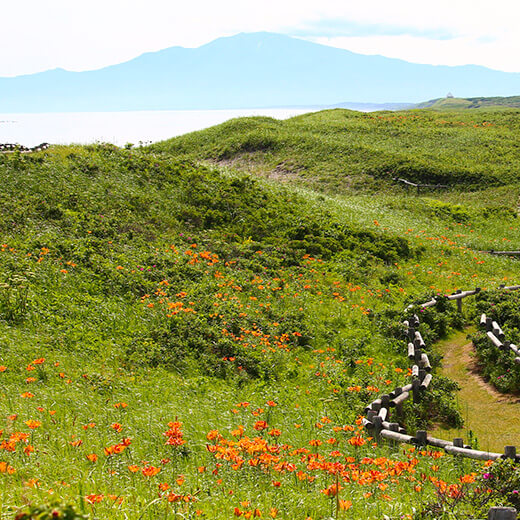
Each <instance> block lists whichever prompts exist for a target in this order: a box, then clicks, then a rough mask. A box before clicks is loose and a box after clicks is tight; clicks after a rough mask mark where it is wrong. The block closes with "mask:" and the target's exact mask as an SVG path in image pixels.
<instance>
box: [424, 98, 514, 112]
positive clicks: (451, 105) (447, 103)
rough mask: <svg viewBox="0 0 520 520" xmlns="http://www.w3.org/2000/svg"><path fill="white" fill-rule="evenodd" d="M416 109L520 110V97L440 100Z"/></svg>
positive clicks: (434, 100)
mask: <svg viewBox="0 0 520 520" xmlns="http://www.w3.org/2000/svg"><path fill="white" fill-rule="evenodd" d="M415 108H432V109H434V110H459V109H484V110H489V109H509V108H520V96H508V97H473V98H439V99H432V100H430V101H425V102H424V103H419V104H418V105H416V107H415Z"/></svg>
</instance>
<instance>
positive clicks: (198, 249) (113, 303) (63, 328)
mask: <svg viewBox="0 0 520 520" xmlns="http://www.w3.org/2000/svg"><path fill="white" fill-rule="evenodd" d="M379 117H381V119H379ZM450 117H451V118H450ZM450 117H447V118H446V121H447V122H446V123H444V125H445V126H441V121H440V120H438V119H437V116H436V115H434V114H423V113H422V112H420V113H416V112H407V113H406V114H397V115H395V114H392V115H390V114H386V113H385V114H378V115H372V116H369V115H364V114H357V113H353V112H348V111H342V110H338V111H331V112H324V113H320V114H313V115H309V116H304V117H300V118H295V119H293V120H290V121H288V122H277V121H274V120H271V119H265V118H260V119H259V118H254V119H245V120H234V121H231V122H229V123H226V124H224V125H220V126H219V127H215V128H213V129H209V130H207V131H204V132H199V133H194V134H190V135H189V136H185V137H184V138H178V139H174V140H172V141H168V142H165V143H160V144H157V145H155V146H153V147H150V148H142V149H119V148H116V147H114V146H111V145H91V146H84V147H80V146H70V147H58V146H54V147H51V148H50V149H49V150H47V151H45V152H41V153H37V154H26V155H21V154H18V153H14V154H9V155H7V154H6V155H0V176H1V179H2V182H1V183H0V214H1V216H2V218H1V219H0V229H1V232H2V241H1V244H0V517H1V518H2V519H4V518H5V519H9V520H11V519H15V518H16V519H18V520H21V519H29V518H67V519H68V520H71V519H74V518H76V519H77V518H82V517H88V518H92V519H94V518H111V519H127V518H142V519H149V520H151V519H156V518H168V519H179V518H190V519H196V518H207V519H216V520H229V519H230V518H234V517H241V516H242V517H244V518H260V517H261V518H278V519H284V520H300V519H301V520H308V519H309V518H310V519H312V520H325V519H330V518H342V519H343V518H344V519H347V518H382V516H383V515H388V516H390V517H391V518H394V517H395V518H401V517H403V518H413V517H414V515H418V514H420V515H422V518H430V517H435V518H442V516H441V515H442V514H444V513H443V511H444V512H446V516H445V518H448V516H447V515H448V510H449V509H450V508H452V507H453V508H455V510H456V511H457V514H465V513H468V514H471V515H473V516H485V511H486V509H485V508H486V507H487V505H488V504H487V502H484V501H483V500H481V497H479V495H478V489H479V486H481V485H482V482H483V479H484V477H483V476H482V475H484V474H487V472H489V471H490V469H489V468H487V467H484V466H483V465H482V464H480V463H476V462H471V461H468V460H454V459H452V458H450V457H448V456H444V455H443V454H442V453H440V452H434V451H426V450H425V451H423V450H414V448H403V447H393V446H391V445H389V444H386V443H378V442H376V440H375V439H373V438H371V437H370V435H369V434H368V433H367V432H366V431H365V430H364V429H363V428H362V426H361V425H360V420H361V419H360V417H361V416H362V415H363V413H364V407H365V406H366V404H367V402H370V401H371V400H372V399H374V398H375V397H376V396H378V395H379V394H380V393H381V392H383V391H385V390H388V389H390V388H394V387H395V386H396V385H403V384H405V383H406V382H408V381H409V378H410V375H409V373H408V359H407V357H406V356H405V353H404V351H403V350H404V349H403V338H402V327H401V325H400V322H401V320H402V318H403V314H402V313H403V309H404V308H405V307H406V306H407V305H408V304H409V303H411V302H416V301H420V300H424V299H427V298H429V297H431V295H433V294H439V293H440V294H443V293H448V292H452V291H454V290H456V289H459V288H471V287H475V286H477V285H478V286H480V287H483V288H493V287H497V286H498V285H499V284H501V283H509V282H512V283H514V282H518V263H517V261H515V260H512V259H509V258H503V257H490V256H488V255H485V254H484V253H480V252H479V251H481V250H483V249H492V248H494V249H499V248H501V247H507V248H511V249H520V235H519V233H518V229H519V225H518V218H517V212H516V206H514V204H515V203H516V197H517V195H518V189H517V188H516V187H515V186H496V187H488V188H486V189H485V190H484V191H473V192H467V191H465V190H458V189H457V188H455V189H454V190H453V191H451V192H449V193H446V194H437V195H436V196H435V197H431V196H430V197H426V196H423V197H421V196H419V197H417V196H410V195H408V194H406V193H405V192H403V191H401V190H400V189H395V190H394V191H391V190H390V191H388V190H387V189H386V187H387V186H388V185H389V182H388V181H387V179H388V176H387V175H386V174H384V175H383V174H381V175H380V176H378V175H376V173H375V171H376V170H375V168H376V166H375V165H377V164H379V165H380V166H378V167H381V165H382V164H383V163H384V162H385V161H386V160H387V159H388V157H391V156H395V157H397V156H399V155H400V154H404V155H403V156H406V157H409V158H411V157H412V152H411V151H406V148H403V149H401V148H400V147H398V146H397V145H396V143H397V142H399V140H400V139H403V135H404V134H408V137H407V138H406V139H408V140H409V143H410V145H412V144H413V147H414V149H415V150H417V155H418V156H420V157H422V158H421V159H420V161H419V162H417V163H416V164H419V163H421V164H422V161H423V160H424V161H425V159H424V157H426V156H428V155H429V154H430V153H431V152H432V150H430V147H431V143H434V142H436V141H435V140H434V135H435V133H439V135H444V132H448V133H450V135H454V136H456V139H457V140H458V142H459V143H461V142H462V141H463V140H464V138H467V139H468V147H470V148H469V149H472V150H474V149H476V143H477V142H479V141H481V140H482V139H483V136H488V137H485V138H486V139H490V141H489V142H490V143H491V142H492V140H491V137H489V135H488V134H487V133H486V132H490V133H491V135H494V136H495V141H494V142H495V144H496V146H498V147H500V148H501V149H504V150H508V153H510V154H511V156H512V157H514V156H515V155H514V154H515V153H516V150H515V147H514V142H515V141H514V131H513V130H514V129H515V128H516V126H517V125H518V119H517V113H516V112H511V113H508V114H506V113H502V114H501V116H500V117H502V119H498V116H497V119H495V120H493V122H491V123H490V125H487V126H486V125H483V123H484V121H479V122H478V123H477V122H476V123H474V125H476V126H473V125H469V124H468V125H466V124H464V125H462V124H461V121H458V120H457V119H456V116H450ZM402 118H406V119H402ZM421 121H422V123H421ZM462 122H464V121H462ZM420 123H421V124H420ZM400 125H403V126H402V133H401V134H399V135H396V132H397V130H396V129H399V128H401V126H400ZM463 126H467V128H464V131H462V130H461V128H462V127H463ZM423 127H424V128H425V130H424V132H423V130H422V128H423ZM367 129H371V130H370V133H368V134H367V135H365V130H367ZM297 130H298V132H300V131H301V132H300V133H298V132H297ZM459 131H460V132H462V133H458V132H459ZM421 132H423V133H424V135H423V137H422V138H421V137H420V136H421V135H422V134H421ZM376 136H379V138H376ZM414 136H419V137H417V141H416V142H415V141H414V139H415V137H414ZM396 139H397V140H396ZM337 141H339V144H337ZM356 142H357V143H358V144H356ZM361 142H363V143H365V144H363V146H362V145H361ZM369 142H370V143H371V144H370V146H368V144H367V143H369ZM391 143H394V144H391ZM437 143H438V141H437ZM376 145H377V146H376ZM377 147H379V149H380V153H379V154H378V153H376V152H375V151H374V153H371V152H369V150H376V148H377ZM452 147H453V148H452V149H454V148H455V145H452ZM436 149H437V151H438V152H439V153H441V152H442V150H443V146H441V145H440V144H437V145H436ZM218 150H220V152H219V153H218V154H216V156H215V157H214V158H213V160H214V161H215V162H220V163H226V164H235V165H241V166H242V167H244V168H245V167H246V166H247V165H248V164H249V167H250V170H251V171H252V172H254V173H255V174H256V173H257V172H258V171H259V169H264V171H266V172H267V171H270V172H271V179H270V180H266V179H263V178H259V177H258V176H252V175H248V174H246V173H244V172H234V171H231V170H230V169H229V168H224V169H219V168H212V167H208V166H201V165H199V164H197V162H194V161H193V159H205V160H208V159H211V158H212V156H211V155H210V154H208V151H213V152H212V153H216V151H218ZM342 150H343V151H344V150H351V151H352V154H351V155H349V154H346V155H344V156H341V154H340V152H341V151H342ZM403 150H404V151H403ZM442 153H444V152H442ZM483 153H484V152H483ZM219 154H220V155H219ZM447 155H448V154H447V153H446V155H445V157H447ZM282 157H285V159H284V160H285V161H286V162H285V163H284V166H283V169H282V167H281V166H279V169H278V170H277V174H276V175H273V174H272V171H271V170H269V168H270V167H271V166H270V165H272V164H279V163H280V161H281V158H282ZM340 157H344V158H348V162H347V163H344V164H347V165H351V166H352V168H353V171H352V172H350V170H348V168H350V166H349V167H348V168H347V167H345V170H342V171H349V173H348V174H340V173H338V172H339V170H338V168H339V165H340V164H343V163H341V161H340V159H339V158H340ZM410 160H412V159H410ZM467 160H468V163H467V168H468V171H470V170H471V168H474V171H473V170H471V171H473V174H474V175H476V172H477V166H478V162H477V161H476V159H475V158H473V157H469V158H468V159H467ZM240 161H241V162H240ZM289 161H291V162H289ZM489 161H490V160H489ZM425 164H426V163H425ZM486 164H490V162H489V163H486ZM291 165H292V166H291ZM303 165H307V166H305V168H307V170H305V169H302V168H304V166H303ZM327 165H328V166H327ZM296 166H298V168H297V169H294V168H296ZM470 166H471V168H470ZM343 167H344V166H342V168H343ZM354 167H355V168H357V170H356V171H354ZM327 168H328V169H327ZM432 168H433V169H434V171H437V168H440V163H435V164H434V166H432ZM416 171H417V178H422V176H423V175H424V172H422V170H420V169H419V168H418V169H417V170H416ZM439 171H440V170H439ZM443 171H444V170H443ZM460 171H466V170H460ZM500 171H503V170H500ZM287 172H289V173H287ZM312 172H315V173H314V174H312ZM311 174H312V175H314V176H315V177H316V178H313V177H312V175H311ZM448 174H449V172H448V169H447V166H446V170H445V175H448ZM492 174H493V172H491V173H490V175H492ZM495 174H496V175H497V176H498V177H499V175H498V174H497V173H496V171H495ZM287 175H289V176H290V175H298V176H299V177H300V178H301V179H302V180H304V181H305V182H309V184H311V185H315V186H320V187H322V188H324V189H326V190H329V191H330V190H331V189H332V188H333V186H335V185H341V186H345V185H347V181H348V183H350V184H351V185H352V186H356V184H355V182H357V183H358V185H357V186H360V185H361V184H362V183H363V182H365V181H366V182H368V179H370V182H371V190H372V192H371V193H365V192H364V190H362V189H361V188H359V189H358V190H357V191H356V192H352V193H350V194H348V195H346V194H341V193H335V194H333V195H331V194H326V193H322V192H318V191H313V190H311V189H310V188H309V187H308V186H302V185H301V183H300V185H293V184H290V183H282V182H279V179H280V178H281V177H284V176H287ZM468 175H469V174H468ZM504 175H505V174H504ZM336 176H337V177H338V179H337V180H336V181H335V180H334V179H335V177H336ZM347 177H348V179H347ZM508 179H509V180H508V182H509V181H510V180H511V179H512V180H514V179H515V176H514V173H511V175H510V177H508ZM466 182H467V183H468V184H469V185H471V186H472V187H473V188H474V189H476V188H477V187H479V186H481V185H487V181H486V182H481V181H479V180H478V179H477V178H476V177H475V180H474V181H471V182H470V181H468V180H467V179H466V180H464V182H463V181H462V180H460V179H459V182H457V183H455V184H456V187H457V186H458V187H460V186H463V185H464V183H466ZM496 184H500V182H496ZM378 187H380V188H381V189H380V190H379V191H377V192H376V189H378ZM465 312H466V318H467V320H472V319H473V317H474V315H476V308H475V306H474V305H473V304H469V305H468V306H467V307H465ZM421 316H422V318H423V321H424V325H423V336H424V338H425V340H426V342H427V344H428V345H429V354H430V357H431V360H432V362H433V363H434V364H435V365H436V366H438V363H439V356H438V355H437V354H436V353H435V350H434V349H433V348H432V347H431V345H433V343H434V342H435V341H436V339H437V338H439V337H441V336H442V335H445V334H446V332H447V331H449V330H450V329H451V328H453V327H456V326H460V325H461V324H462V320H461V318H460V316H458V315H457V313H456V312H455V310H454V309H451V311H450V312H448V313H447V314H440V313H439V312H437V311H435V310H432V311H431V312H430V311H428V312H426V313H425V314H424V315H421ZM435 381H436V383H435V384H434V385H433V386H432V388H431V389H430V390H429V391H428V393H427V394H426V396H425V399H424V401H423V402H422V403H419V404H413V403H411V402H410V403H408V404H407V407H406V408H405V410H404V417H403V421H404V422H405V423H406V425H407V427H408V428H409V430H410V431H415V430H416V429H418V428H422V427H425V426H431V425H433V424H445V425H446V426H450V427H460V426H461V420H462V419H463V413H462V412H461V410H459V409H457V405H456V402H455V399H454V393H453V392H454V385H453V384H451V383H450V382H449V381H447V380H446V379H442V378H440V377H438V376H436V378H435ZM486 485H487V486H491V485H492V483H490V482H486ZM497 489H498V488H497ZM439 490H441V492H440V493H439ZM442 490H444V491H442ZM446 490H448V492H446ZM459 492H460V493H459ZM450 493H451V495H450ZM461 493H462V494H461ZM486 496H487V495H486ZM493 496H496V495H493ZM453 497H455V498H457V500H456V503H453V504H452V501H453ZM513 498H514V497H513ZM502 503H505V502H504V501H503V500H502ZM37 515H40V516H37ZM45 515H47V516H45ZM417 518H421V517H417Z"/></svg>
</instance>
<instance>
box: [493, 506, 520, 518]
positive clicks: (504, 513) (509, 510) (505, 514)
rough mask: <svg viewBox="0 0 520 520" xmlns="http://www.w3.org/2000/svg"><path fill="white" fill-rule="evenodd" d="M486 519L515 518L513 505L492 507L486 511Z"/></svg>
mask: <svg viewBox="0 0 520 520" xmlns="http://www.w3.org/2000/svg"><path fill="white" fill-rule="evenodd" d="M488 520H516V509H515V508H514V507H492V508H491V509H490V510H489V511H488Z"/></svg>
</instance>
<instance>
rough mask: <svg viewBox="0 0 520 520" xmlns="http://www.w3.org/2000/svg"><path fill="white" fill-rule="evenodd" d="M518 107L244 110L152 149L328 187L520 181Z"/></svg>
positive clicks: (468, 186)
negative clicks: (254, 113) (285, 113)
mask: <svg viewBox="0 0 520 520" xmlns="http://www.w3.org/2000/svg"><path fill="white" fill-rule="evenodd" d="M518 114H519V112H518V111H517V110H514V109H511V110H504V111H500V112H489V111H478V112H465V111H454V112H446V113H445V112H442V113H438V112H435V111H431V110H409V111H403V112H374V113H360V112H353V111H349V110H342V109H335V110H325V111H321V112H315V113H309V114H304V115H301V116H297V117H293V118H291V119H288V120H285V121H278V120H275V119H270V118H265V117H253V118H240V119H233V120H230V121H228V122H226V123H223V124H221V125H218V126H214V127H212V128H208V129H206V130H202V131H199V132H193V133H190V134H186V135H184V136H180V137H176V138H173V139H170V140H167V141H164V142H161V143H157V144H155V145H152V147H151V149H152V150H154V151H157V152H164V153H167V154H175V155H177V156H180V157H186V158H190V159H193V160H198V161H209V162H210V163H212V164H218V165H227V166H231V167H233V168H236V169H239V170H242V171H246V172H251V173H255V174H260V175H263V176H266V177H272V178H274V179H276V180H278V181H284V180H288V181H298V182H300V183H304V184H306V185H309V186H311V187H313V188H317V189H320V190H325V191H328V192H335V191H337V190H338V189H339V190H341V191H346V190H353V191H360V190H361V191H367V190H375V191H380V190H381V189H382V188H383V187H389V186H390V185H392V179H393V178H394V177H403V178H405V179H408V180H410V181H418V182H422V183H433V184H437V183H441V184H448V185H450V186H458V187H460V188H462V187H464V188H465V189H472V190H474V189H481V188H484V187H488V186H504V185H508V184H511V183H515V182H517V181H518V179H519V172H520V168H519V167H518V165H519V163H520V149H519V148H518V132H519V118H518Z"/></svg>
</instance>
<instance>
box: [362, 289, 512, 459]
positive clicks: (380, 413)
mask: <svg viewBox="0 0 520 520" xmlns="http://www.w3.org/2000/svg"><path fill="white" fill-rule="evenodd" d="M499 288H500V289H502V290H507V291H512V290H518V289H520V285H513V286H509V287H506V286H504V285H501V286H500V287H499ZM479 292H480V288H478V287H477V288H476V289H473V290H469V291H456V292H455V293H453V294H450V295H446V296H439V297H436V298H432V299H431V300H429V301H427V302H422V303H416V304H412V305H409V306H408V307H407V308H406V309H405V313H407V314H409V313H410V312H411V311H412V309H414V308H416V307H419V308H421V309H425V308H428V307H433V306H435V305H437V303H438V302H439V301H441V299H445V300H448V301H455V302H456V303H457V307H458V310H459V311H462V301H463V299H464V298H467V297H468V296H473V295H475V294H478V293H479ZM480 324H481V326H482V327H484V328H485V329H486V331H487V336H488V337H489V339H490V341H491V342H492V343H493V344H494V345H495V346H497V348H500V349H502V350H508V349H509V350H511V351H512V352H513V354H515V356H516V357H515V362H516V363H517V364H520V349H519V348H518V347H517V346H516V345H513V344H512V343H511V342H508V341H506V340H505V337H504V333H503V331H502V329H501V328H500V326H499V325H498V323H497V322H496V321H493V320H492V319H491V318H488V317H486V315H485V314H483V315H482V316H481V318H480ZM419 325H420V322H419V318H418V316H417V315H416V314H413V315H412V316H409V317H408V318H407V319H405V320H404V321H403V331H404V335H405V338H406V353H407V356H408V359H409V360H410V364H411V373H412V381H411V383H409V384H407V385H405V386H403V387H397V388H395V389H394V390H393V391H392V392H389V393H388V394H383V395H381V396H379V397H378V398H377V399H375V400H374V401H372V402H371V403H369V404H368V405H367V406H366V407H365V417H364V419H363V425H364V426H365V428H366V429H367V430H368V431H369V432H371V434H373V435H374V436H375V437H376V439H381V438H382V439H387V440H389V441H391V442H400V443H406V444H413V445H417V446H427V445H429V446H434V447H437V448H442V449H444V451H445V452H446V453H449V454H450V455H459V456H463V457H467V458H471V459H476V460H497V459H503V458H509V459H513V460H514V461H515V462H520V455H517V453H516V447H515V446H505V448H504V452H503V453H494V452H489V451H481V450H474V449H472V448H471V446H465V445H464V441H463V439H461V438H455V439H453V441H447V440H444V439H437V438H435V437H432V436H430V435H428V432H427V431H425V430H418V431H417V432H416V433H415V435H410V434H409V433H408V432H407V431H406V429H405V428H404V427H403V426H402V425H401V424H400V423H399V419H400V418H401V417H402V415H403V404H404V402H405V401H406V400H407V399H409V398H410V397H412V400H413V402H414V403H418V402H420V401H421V399H422V395H423V393H424V391H425V390H426V389H427V388H428V387H429V385H430V384H431V382H432V379H433V375H432V374H431V369H432V367H431V364H430V361H429V358H428V355H427V354H426V353H425V352H423V350H424V349H425V347H426V345H425V342H424V340H423V338H422V335H421V333H420V331H419V330H418V329H419ZM393 410H395V412H394V411H393ZM391 411H392V414H391ZM394 413H395V415H396V419H394V420H393V421H391V420H390V416H391V415H394Z"/></svg>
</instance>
